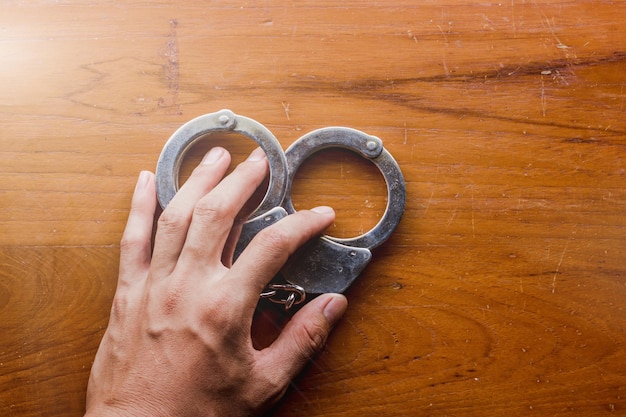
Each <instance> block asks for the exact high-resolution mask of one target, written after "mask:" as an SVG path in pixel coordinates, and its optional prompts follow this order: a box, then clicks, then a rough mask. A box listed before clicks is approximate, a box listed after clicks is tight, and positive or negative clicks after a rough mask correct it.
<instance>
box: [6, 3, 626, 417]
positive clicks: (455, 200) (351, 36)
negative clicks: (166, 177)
mask: <svg viewBox="0 0 626 417" xmlns="http://www.w3.org/2000/svg"><path fill="white" fill-rule="evenodd" d="M420 3H423V4H420ZM420 3H416V2H413V1H408V0H399V1H394V2H393V4H391V3H390V2H373V1H365V0H360V1H357V0H353V1H344V2H339V3H338V2H336V1H335V2H330V1H326V0H324V1H297V2H288V1H265V2H256V1H251V2H230V1H212V2H201V1H192V0H189V1H185V2H179V1H177V2H174V1H165V0H157V1H151V2H147V1H141V0H128V1H125V2H122V3H120V2H119V1H98V2H96V1H92V0H76V1H60V2H50V1H45V0H34V1H29V2H23V1H5V2H3V4H2V6H1V7H2V12H1V13H0V51H1V52H2V54H1V56H2V62H1V63H0V86H1V88H0V118H1V123H0V209H1V212H0V213H1V215H0V318H1V321H0V334H1V335H2V336H1V337H0V414H1V415H7V416H12V415H15V416H17V415H19V416H41V415H55V416H77V415H81V413H82V412H83V407H84V405H83V404H84V393H85V388H86V382H87V377H88V375H89V368H90V366H91V362H92V360H93V356H94V354H95V351H96V349H97V346H98V343H99V340H100V337H101V335H102V332H103V331H104V328H105V327H106V323H107V320H108V311H109V308H110V302H111V297H112V294H113V290H114V287H115V280H116V274H117V272H116V271H117V266H118V256H119V245H118V242H119V239H120V236H121V232H122V230H123V227H124V223H125V221H126V216H127V214H128V208H129V203H130V195H131V192H132V189H133V184H134V181H135V179H136V176H137V174H138V173H139V171H140V170H143V169H153V167H154V166H155V164H156V160H157V158H158V155H159V153H160V150H161V147H162V146H163V144H164V142H165V140H166V139H167V138H168V137H169V136H170V135H171V134H172V133H173V132H174V130H176V128H178V127H179V126H180V125H181V124H182V123H184V122H186V121H188V120H190V119H192V118H193V117H196V116H198V115H201V114H204V113H208V112H213V111H216V110H219V109H221V108H230V109H232V110H233V111H235V112H237V113H239V114H243V115H246V116H248V117H252V118H254V119H256V120H258V121H259V122H261V123H263V124H265V125H266V126H267V127H268V128H269V129H270V130H272V132H273V133H274V134H275V135H276V136H277V137H278V138H279V140H280V142H281V144H282V145H283V147H284V148H286V147H287V146H288V145H289V144H291V143H292V142H293V141H295V140H296V139H297V138H299V137H300V136H302V135H303V134H304V133H306V132H309V131H311V130H313V129H316V128H319V127H323V126H332V125H338V126H349V127H353V128H356V129H360V130H363V131H365V132H367V133H369V134H373V135H377V136H379V137H380V138H381V139H383V141H384V144H385V146H386V147H387V149H388V150H389V151H390V152H391V153H392V154H393V155H394V157H395V158H396V159H397V160H398V163H399V164H400V166H401V167H402V170H403V173H404V175H405V178H406V182H407V192H408V201H407V208H406V213H405V215H404V217H403V220H402V223H401V224H400V227H399V228H398V230H397V231H396V233H395V234H394V235H393V236H392V238H391V239H390V240H389V241H388V242H387V243H386V244H385V245H384V246H383V247H381V248H379V249H378V250H376V252H375V254H374V262H373V263H372V264H370V266H368V268H367V269H366V271H365V272H364V273H363V274H362V276H361V277H360V279H359V280H358V281H357V282H356V284H355V285H353V287H351V288H350V290H349V291H348V294H347V295H348V297H349V300H350V309H349V311H348V313H347V315H346V317H345V319H344V320H343V321H342V322H341V323H340V324H339V326H338V327H337V329H336V331H335V332H334V333H333V335H332V337H331V339H330V340H329V342H328V345H327V347H326V349H325V350H324V352H322V354H320V355H319V356H318V357H317V358H316V359H315V361H313V362H312V363H311V364H310V365H309V366H308V367H307V369H306V370H305V371H304V372H303V374H302V375H301V376H300V377H299V378H298V379H297V380H296V381H295V382H294V385H293V386H292V388H291V389H290V391H289V392H288V394H287V396H286V398H285V399H284V400H283V401H282V402H281V403H280V404H279V405H278V406H277V407H276V409H275V410H273V413H272V414H273V415H276V416H300V415H308V416H380V415H384V416H406V415H416V416H441V417H443V416H481V417H488V416H501V415H510V416H526V415H540V416H564V415H572V416H603V415H624V414H625V413H626V399H625V398H626V353H625V348H626V334H625V329H624V323H626V311H625V309H624V300H625V299H626V256H625V255H624V253H625V251H626V215H625V214H624V213H625V210H626V122H625V116H626V111H625V110H626V108H625V105H626V92H625V88H626V29H624V25H623V22H624V19H625V18H626V2H624V1H612V2H589V1H547V0H537V1H533V2H525V1H522V2H519V1H513V0H512V1H509V2H500V3H490V2H473V1H460V0H449V1H446V2H443V3H440V2H420ZM239 139H240V138H236V139H235V140H232V141H226V142H225V141H224V140H223V139H219V138H218V139H217V140H214V141H213V142H210V141H206V142H205V143H202V144H200V145H198V146H197V147H196V148H194V150H192V152H191V154H190V155H189V156H188V157H187V158H186V161H185V165H184V167H183V171H184V172H183V176H184V175H187V174H188V172H189V171H190V169H191V168H192V167H193V166H194V164H195V163H197V161H198V159H199V158H200V156H201V155H202V153H203V152H204V151H205V150H206V149H208V148H209V147H211V146H213V145H214V144H216V143H217V144H225V145H228V146H229V149H230V150H231V151H232V153H233V154H234V157H235V160H236V161H238V160H241V159H242V158H244V155H245V154H246V153H247V152H249V151H250V150H251V149H252V148H253V146H252V144H251V143H247V142H246V141H245V140H239ZM186 173H187V174H186ZM381 181H382V180H381V179H380V174H379V173H378V172H377V171H376V169H375V168H374V167H373V166H370V165H369V164H368V163H366V162H364V161H362V160H360V159H359V158H357V157H355V156H353V155H351V154H349V153H348V154H346V153H345V152H342V151H335V150H333V151H327V152H325V153H324V154H321V155H318V156H316V157H315V158H314V159H312V160H311V161H309V162H308V163H307V164H305V166H303V168H302V169H301V171H300V172H299V173H298V177H297V180H296V185H295V188H294V201H295V202H296V204H297V206H298V207H299V208H300V207H307V206H311V205H317V204H331V205H333V206H334V207H335V209H336V210H337V212H338V218H337V222H336V223H335V224H334V225H333V226H332V227H331V228H330V229H329V233H331V234H333V235H336V236H343V237H347V236H353V235H356V234H358V233H361V232H363V231H365V230H368V229H369V228H370V227H371V226H372V225H373V224H375V223H376V221H377V219H379V218H380V216H381V215H382V212H383V211H384V208H385V204H386V200H385V187H384V184H383V183H381ZM279 365H280V364H277V366H279Z"/></svg>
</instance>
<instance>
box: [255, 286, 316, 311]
mask: <svg viewBox="0 0 626 417" xmlns="http://www.w3.org/2000/svg"><path fill="white" fill-rule="evenodd" d="M280 291H282V292H286V293H288V294H289V295H287V296H286V297H285V298H280V297H279V298H276V296H277V295H278V293H279V292H280ZM259 297H261V298H267V299H269V300H270V301H271V302H273V303H276V304H283V305H284V306H285V311H287V310H289V309H291V307H293V306H294V305H295V304H301V303H303V302H304V300H305V299H306V291H305V290H304V288H302V287H301V286H299V285H295V284H269V285H268V286H267V290H266V291H263V292H262V293H261V294H260V295H259Z"/></svg>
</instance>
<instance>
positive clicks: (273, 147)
mask: <svg viewBox="0 0 626 417" xmlns="http://www.w3.org/2000/svg"><path fill="white" fill-rule="evenodd" d="M216 132H233V133H238V134H241V135H244V136H247V137H249V138H250V139H252V140H254V141H255V142H256V143H257V144H258V145H259V146H260V147H261V149H263V151H265V154H266V155H267V160H268V162H269V166H270V180H269V185H268V188H267V193H266V194H265V197H264V198H263V201H261V204H260V205H259V207H258V208H257V209H256V211H255V212H254V213H253V214H252V216H251V217H256V216H258V215H261V214H262V213H265V212H266V211H268V210H270V209H272V208H274V207H276V206H280V204H281V202H282V200H283V198H284V196H285V190H286V186H287V182H286V179H287V162H286V160H285V154H284V153H283V149H282V147H281V146H280V143H279V142H278V139H276V137H275V136H274V135H273V134H272V132H270V131H269V130H268V129H267V128H266V127H265V126H263V125H262V124H260V123H259V122H257V121H255V120H252V119H250V118H247V117H244V116H239V115H236V114H235V113H233V112H232V111H230V110H220V111H218V112H216V113H210V114H205V115H203V116H200V117H197V118H195V119H193V120H191V121H189V122H187V123H185V124H184V125H182V126H181V127H180V128H179V129H178V130H177V131H176V132H174V134H173V135H172V136H171V137H170V139H169V140H168V141H167V142H166V143H165V146H164V147H163V150H162V151H161V155H160V156H159V160H158V162H157V168H156V187H157V197H158V199H159V203H160V204H161V207H163V208H165V207H166V206H167V205H168V204H169V202H170V201H171V200H172V198H173V197H174V194H176V192H177V191H178V186H179V185H178V174H179V172H180V164H181V162H182V160H183V158H184V156H185V152H187V151H188V150H189V149H190V148H191V146H192V145H193V144H194V143H196V142H197V141H198V140H201V139H204V138H206V137H208V136H210V135H211V134H213V133H216Z"/></svg>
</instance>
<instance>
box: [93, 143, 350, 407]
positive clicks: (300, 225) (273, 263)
mask: <svg viewBox="0 0 626 417" xmlns="http://www.w3.org/2000/svg"><path fill="white" fill-rule="evenodd" d="M229 164H230V155H229V154H228V152H227V151H226V150H225V149H222V148H213V149H212V150H211V151H209V152H208V153H207V155H205V157H204V159H203V161H202V163H201V164H200V165H199V166H198V167H197V168H196V169H195V170H194V171H193V173H192V175H191V176H190V177H189V179H188V180H187V182H185V184H184V185H183V186H182V187H181V189H180V190H179V192H178V193H177V194H176V196H175V197H174V199H173V200H172V201H171V202H170V204H169V205H168V206H167V208H166V209H165V210H164V212H163V213H162V214H161V216H160V217H159V219H158V222H157V230H156V234H155V237H154V246H153V248H152V241H151V237H152V229H153V221H154V220H153V219H154V215H155V210H156V205H157V203H156V192H155V179H154V175H153V174H152V173H150V172H142V173H141V175H140V176H139V179H138V181H137V185H136V188H135V192H134V195H133V198H132V204H131V210H130V214H129V218H128V223H127V226H126V229H125V231H124V235H123V237H122V241H121V254H120V272H119V279H118V286H117V291H116V294H115V297H114V299H113V306H112V309H111V316H110V320H109V325H108V328H107V330H106V332H105V334H104V337H103V339H102V342H101V344H100V348H99V349H98V353H97V354H96V358H95V360H94V364H93V367H92V370H91V375H90V378H89V385H88V389H87V412H86V415H88V416H136V417H141V416H153V417H154V416H168V417H171V416H226V415H228V416H250V415H256V414H258V413H260V412H262V411H264V410H266V409H267V408H268V407H269V406H271V405H272V404H274V403H275V402H276V401H278V400H279V399H280V398H281V397H282V395H283V394H284V393H285V390H286V388H287V385H288V384H289V382H290V381H291V380H292V379H293V378H294V377H295V376H296V375H297V374H298V373H299V371H300V370H301V369H302V367H303V366H304V365H305V364H306V363H307V361H308V360H309V359H310V358H311V357H312V356H313V355H315V353H316V352H318V351H319V350H320V349H321V348H322V346H323V345H324V343H325V341H326V339H327V337H328V334H329V332H330V331H331V329H332V327H333V326H334V325H335V324H336V323H337V321H338V320H339V319H340V317H341V316H342V315H343V313H344V312H345V310H346V308H347V301H346V299H345V297H344V296H342V295H339V294H324V295H322V296H320V297H317V298H316V299H314V300H313V301H311V302H310V303H308V304H307V305H305V306H304V307H303V308H302V309H301V310H299V311H298V312H297V313H296V314H295V315H294V317H293V318H292V319H291V320H290V321H289V322H288V323H287V325H286V326H285V327H284V329H283V330H282V332H281V333H280V335H279V336H278V338H277V339H276V340H275V341H274V342H273V343H272V344H271V345H270V346H268V347H266V348H263V349H255V347H254V345H253V343H252V337H251V327H252V320H253V315H254V311H255V308H256V307H257V304H258V301H259V293H260V292H261V291H262V290H263V288H264V287H265V285H266V284H267V283H268V282H269V281H270V280H271V279H272V277H273V276H274V275H275V274H276V273H277V272H278V271H279V270H280V268H281V267H282V266H283V264H284V263H285V262H286V260H287V258H288V257H289V255H290V254H292V253H293V252H294V251H295V250H296V249H297V248H298V247H299V246H301V245H302V244H304V243H305V242H306V241H307V240H309V239H311V238H313V237H315V236H317V235H319V234H320V233H322V232H323V230H324V229H325V228H327V227H328V226H329V225H330V224H332V222H333V220H334V212H333V211H332V209H330V208H328V207H318V208H315V209H312V210H302V211H299V212H297V213H295V214H293V215H290V216H288V217H287V218H285V219H283V220H281V221H279V222H278V223H276V224H274V225H272V226H271V227H268V228H266V229H264V230H263V231H262V232H261V233H259V234H258V235H257V236H256V238H255V239H254V240H253V241H252V243H251V244H250V245H249V246H248V247H247V248H246V250H245V251H244V252H243V253H242V255H241V256H240V257H239V258H238V259H237V262H235V263H234V264H232V265H230V262H228V261H227V262H224V261H223V259H224V258H226V259H227V260H228V258H229V254H228V251H229V249H228V247H229V246H230V245H227V242H228V241H232V236H230V239H229V235H230V234H231V229H233V226H234V224H235V218H236V216H237V213H238V212H239V210H240V209H241V208H242V207H243V206H244V204H245V202H246V201H247V200H248V199H249V197H250V196H251V195H252V194H253V193H254V191H255V189H256V188H257V186H258V185H259V184H260V183H261V182H262V180H263V178H264V177H265V176H266V175H267V173H268V164H267V160H266V158H265V155H264V154H263V152H262V151H260V150H259V149H257V150H256V151H254V152H253V153H252V154H251V155H250V156H249V157H248V159H247V160H246V161H244V162H242V163H241V164H240V165H239V166H238V167H237V168H236V169H235V170H234V171H233V172H232V173H231V174H230V175H228V176H227V177H225V178H223V176H224V174H225V172H226V170H227V168H228V166H229ZM235 233H236V232H235ZM225 251H226V252H225ZM225 254H226V256H224V255H225ZM277 364H280V366H277Z"/></svg>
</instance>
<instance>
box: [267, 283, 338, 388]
mask: <svg viewBox="0 0 626 417" xmlns="http://www.w3.org/2000/svg"><path fill="white" fill-rule="evenodd" d="M347 308H348V300H347V299H346V297H344V296H343V295H341V294H323V295H320V296H319V297H317V298H316V299H315V300H313V301H311V302H310V303H308V304H307V305H306V306H304V307H303V308H302V309H301V310H300V311H298V312H297V313H296V314H295V315H294V316H293V318H292V319H291V321H289V323H287V325H286V326H285V328H284V329H283V331H282V332H281V334H280V336H279V337H278V339H276V341H275V342H274V343H272V345H271V346H270V347H269V348H267V349H266V350H265V352H264V353H265V355H264V356H265V357H264V359H265V360H267V361H268V364H273V367H275V365H276V364H277V363H282V364H283V366H281V367H278V369H280V372H281V373H282V375H276V376H277V377H278V378H279V379H281V381H280V382H282V384H284V385H287V384H288V383H289V381H291V380H292V379H293V378H294V377H295V376H296V375H297V374H298V373H299V372H300V370H301V369H302V368H303V367H304V365H305V364H306V363H307V361H308V360H309V359H311V357H313V355H315V354H316V353H317V352H318V351H319V350H320V349H321V348H322V346H324V343H326V339H327V338H328V335H329V333H330V331H331V330H332V328H333V327H334V326H335V324H336V323H337V322H338V321H339V319H340V318H341V316H343V314H344V313H345V311H346V309H347ZM276 382H278V381H276ZM280 382H279V383H280Z"/></svg>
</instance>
